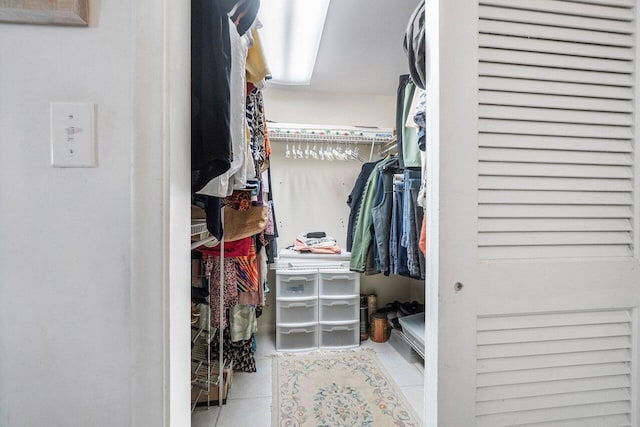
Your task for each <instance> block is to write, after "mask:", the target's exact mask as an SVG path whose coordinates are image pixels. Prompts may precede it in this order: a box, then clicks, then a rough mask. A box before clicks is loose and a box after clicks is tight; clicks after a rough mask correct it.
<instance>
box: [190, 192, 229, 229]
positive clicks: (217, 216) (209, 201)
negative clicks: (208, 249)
mask: <svg viewBox="0 0 640 427" xmlns="http://www.w3.org/2000/svg"><path fill="white" fill-rule="evenodd" d="M191 204H194V205H196V206H199V207H201V208H202V209H204V213H205V214H206V222H207V230H208V231H209V233H211V235H212V236H214V237H215V238H216V239H218V240H221V239H222V234H223V230H222V199H220V198H219V197H213V196H205V195H204V194H195V195H194V196H193V197H192V198H191Z"/></svg>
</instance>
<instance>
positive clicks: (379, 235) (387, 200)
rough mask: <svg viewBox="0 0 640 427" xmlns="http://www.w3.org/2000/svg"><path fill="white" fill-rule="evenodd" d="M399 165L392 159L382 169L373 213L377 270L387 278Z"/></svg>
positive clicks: (396, 160)
mask: <svg viewBox="0 0 640 427" xmlns="http://www.w3.org/2000/svg"><path fill="white" fill-rule="evenodd" d="M398 164H399V162H398V159H392V160H391V161H389V162H388V163H386V164H385V165H384V166H383V167H382V171H381V173H380V175H379V177H378V192H377V195H376V200H375V202H374V206H373V208H372V211H371V215H372V219H373V228H374V239H375V245H376V249H377V251H376V252H377V258H376V261H377V262H376V264H377V267H378V268H377V270H378V272H382V273H384V274H385V275H386V276H388V275H389V274H390V267H389V256H390V255H389V241H390V239H391V213H392V209H393V175H394V174H395V173H397V172H398Z"/></svg>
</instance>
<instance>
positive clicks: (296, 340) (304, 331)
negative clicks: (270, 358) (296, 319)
mask: <svg viewBox="0 0 640 427" xmlns="http://www.w3.org/2000/svg"><path fill="white" fill-rule="evenodd" d="M314 348H318V325H311V326H291V327H285V326H282V327H281V326H278V328H277V333H276V349H277V350H278V351H304V350H313V349H314Z"/></svg>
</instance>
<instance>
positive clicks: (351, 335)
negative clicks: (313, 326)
mask: <svg viewBox="0 0 640 427" xmlns="http://www.w3.org/2000/svg"><path fill="white" fill-rule="evenodd" d="M358 345H360V322H353V323H347V324H342V325H324V324H320V348H345V347H357V346H358Z"/></svg>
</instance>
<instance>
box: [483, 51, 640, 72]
mask: <svg viewBox="0 0 640 427" xmlns="http://www.w3.org/2000/svg"><path fill="white" fill-rule="evenodd" d="M516 52H517V53H516ZM479 55H480V60H481V61H483V62H497V63H501V64H520V65H531V66H537V67H557V68H566V69H569V70H586V71H601V72H612V73H632V72H633V64H632V63H631V62H629V61H618V60H613V59H600V58H587V57H582V56H569V55H557V54H552V53H539V52H532V51H526V52H524V51H510V50H500V49H499V48H486V47H481V48H480V49H479Z"/></svg>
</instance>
